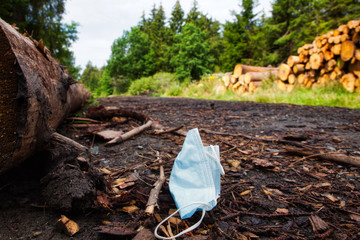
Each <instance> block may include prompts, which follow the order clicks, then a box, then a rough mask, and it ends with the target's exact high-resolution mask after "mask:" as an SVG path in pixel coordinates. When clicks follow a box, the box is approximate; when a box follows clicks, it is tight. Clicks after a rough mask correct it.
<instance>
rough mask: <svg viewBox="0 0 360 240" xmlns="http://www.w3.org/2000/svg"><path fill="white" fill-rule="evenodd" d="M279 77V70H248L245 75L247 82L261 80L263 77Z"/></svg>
mask: <svg viewBox="0 0 360 240" xmlns="http://www.w3.org/2000/svg"><path fill="white" fill-rule="evenodd" d="M271 77H272V78H274V79H277V78H278V70H276V71H266V72H248V73H246V74H245V76H244V80H245V83H250V82H253V81H261V80H263V79H270V78H271Z"/></svg>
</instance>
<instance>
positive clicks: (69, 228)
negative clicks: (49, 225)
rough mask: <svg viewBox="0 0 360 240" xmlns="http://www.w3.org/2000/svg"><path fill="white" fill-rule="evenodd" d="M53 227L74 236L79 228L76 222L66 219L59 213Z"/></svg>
mask: <svg viewBox="0 0 360 240" xmlns="http://www.w3.org/2000/svg"><path fill="white" fill-rule="evenodd" d="M55 228H56V230H58V231H60V232H64V233H65V234H67V235H69V236H74V235H75V234H76V233H77V232H78V231H79V230H80V228H79V225H78V224H77V223H76V222H74V221H73V220H70V219H68V218H67V217H66V216H64V215H61V218H60V219H59V220H58V221H57V222H56V224H55Z"/></svg>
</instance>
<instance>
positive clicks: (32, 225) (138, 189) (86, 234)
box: [0, 96, 360, 239]
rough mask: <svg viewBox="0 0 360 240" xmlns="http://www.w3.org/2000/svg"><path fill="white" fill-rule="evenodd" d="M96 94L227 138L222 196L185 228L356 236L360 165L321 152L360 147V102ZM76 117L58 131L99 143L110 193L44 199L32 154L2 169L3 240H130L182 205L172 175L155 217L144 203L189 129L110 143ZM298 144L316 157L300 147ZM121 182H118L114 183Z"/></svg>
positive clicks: (220, 141) (208, 140) (222, 143)
mask: <svg viewBox="0 0 360 240" xmlns="http://www.w3.org/2000/svg"><path fill="white" fill-rule="evenodd" d="M98 100H99V101H100V103H99V104H103V105H104V106H114V107H118V108H122V109H128V110H132V111H133V112H137V113H141V114H143V115H145V116H148V117H149V119H151V120H157V121H159V123H160V124H162V125H163V126H164V127H165V128H166V129H170V128H174V127H180V126H183V127H182V129H181V130H182V131H184V130H185V131H188V130H190V129H192V128H198V129H199V131H200V135H201V138H202V140H203V142H204V144H212V145H219V147H220V158H221V163H222V165H223V167H224V169H225V173H226V174H225V175H224V176H222V177H221V195H220V198H219V199H218V203H217V206H216V207H215V208H214V209H213V210H211V211H209V212H207V213H206V216H205V219H204V220H203V222H202V224H201V225H200V226H199V227H198V228H197V229H195V230H194V231H192V233H191V234H186V235H184V236H182V237H181V238H186V239H359V238H360V171H359V167H356V166H352V165H346V164H341V163H337V162H332V161H328V160H324V159H323V158H322V156H324V154H328V153H330V155H331V154H333V155H334V156H337V155H336V154H334V152H337V153H342V154H343V155H345V156H347V157H350V158H351V156H353V157H357V158H359V157H360V109H347V108H329V107H311V106H297V105H290V104H263V103H253V102H229V101H211V100H195V99H183V98H155V97H145V96H139V97H108V98H102V99H98ZM82 112H84V113H85V114H86V110H82ZM82 112H79V113H78V114H77V115H81V116H83V115H82ZM101 121H102V122H106V121H109V120H108V119H101ZM75 124H76V123H75V122H74V121H71V120H67V121H65V123H64V124H63V125H62V126H61V127H60V128H59V129H58V132H59V133H61V134H63V135H65V136H67V137H69V138H72V139H74V140H75V141H77V142H79V143H81V144H83V145H85V146H87V147H89V148H91V152H92V153H93V154H92V157H91V164H92V165H93V166H94V167H95V168H97V169H98V170H99V171H102V172H103V174H104V177H105V178H106V179H107V181H108V188H107V191H106V189H99V191H98V192H97V198H96V199H94V202H95V203H96V204H94V206H93V208H91V209H86V210H85V211H83V212H80V213H79V212H77V213H74V212H70V213H69V212H65V211H62V210H61V209H58V210H54V209H52V208H51V207H49V206H48V205H47V201H46V199H44V198H43V189H42V185H41V182H42V181H41V178H42V177H43V176H44V173H43V171H42V170H41V169H42V167H41V166H42V161H40V160H38V159H37V156H35V157H34V158H33V159H32V160H31V161H28V162H26V163H24V165H23V166H21V167H19V168H18V169H14V170H13V171H11V172H9V173H8V174H6V175H5V176H2V177H1V178H0V209H1V210H0V211H1V213H0V239H68V238H70V239H71V238H72V239H133V238H134V236H135V234H136V233H137V231H136V230H139V229H148V230H150V231H151V232H152V231H153V230H154V228H155V227H156V225H157V223H158V221H157V220H158V219H157V218H161V219H164V218H165V217H166V216H168V214H169V211H171V209H176V207H175V204H174V202H173V200H172V197H171V194H170V192H169V187H168V181H165V183H164V185H163V186H162V191H161V193H160V195H159V199H158V207H156V208H155V214H156V217H154V216H147V215H146V214H145V213H144V210H145V208H146V203H147V201H148V197H149V194H150V190H151V189H152V188H153V184H154V183H155V182H156V181H157V179H158V177H159V169H160V167H159V166H160V165H162V166H163V167H164V170H165V177H166V178H168V177H169V176H170V172H171V169H172V165H173V162H174V160H175V158H176V156H177V154H178V153H179V152H180V150H181V147H182V144H183V142H184V136H183V135H181V134H177V133H176V132H169V133H163V134H155V131H154V130H153V129H148V130H145V131H144V132H142V133H140V134H138V135H136V136H135V137H133V138H131V139H129V140H127V141H125V142H122V143H119V144H115V145H113V146H110V147H106V146H105V141H104V140H102V139H100V138H99V137H98V136H96V137H95V135H94V134H92V132H91V131H90V130H89V128H87V129H84V128H79V127H75V126H76V125H75ZM142 124H143V123H141V122H139V121H138V120H136V119H130V118H129V119H127V121H126V122H125V123H123V124H121V125H118V126H117V127H116V130H121V131H123V132H127V131H129V130H131V129H133V128H134V127H138V126H140V125H142ZM112 129H115V128H114V126H113V127H112ZM294 147H296V149H297V150H298V151H300V152H301V151H304V152H306V151H307V152H310V156H304V155H303V154H301V153H299V152H298V153H297V154H294ZM38 158H39V159H40V158H41V157H38ZM159 159H162V164H160V163H159V161H158V160H159ZM134 176H135V177H134ZM114 182H118V183H119V184H118V185H117V189H115V190H113V191H111V189H110V190H109V186H110V185H111V184H112V186H114ZM114 191H115V192H114ZM95 205H96V206H95ZM61 215H66V216H67V217H68V218H70V219H72V220H74V221H75V222H76V223H77V224H78V225H79V227H80V231H79V232H78V233H76V234H75V235H74V236H73V237H68V236H67V235H65V234H64V233H61V232H58V231H57V230H56V229H55V227H54V226H55V223H56V221H57V220H58V219H59V218H60V216H61ZM198 219H199V216H198V215H197V214H195V216H194V217H193V218H191V219H186V221H182V222H180V223H179V224H178V225H177V226H175V225H174V226H173V228H172V231H173V232H174V234H176V233H177V231H182V230H184V229H185V228H186V225H188V226H190V225H192V224H193V223H195V222H196V221H197V220H198ZM159 233H161V234H164V233H163V232H161V231H159ZM142 234H145V235H143V236H142V237H141V236H139V235H138V236H137V238H135V239H153V236H152V234H150V233H149V232H146V231H145V230H143V231H142Z"/></svg>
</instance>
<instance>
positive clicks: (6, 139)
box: [0, 19, 91, 174]
mask: <svg viewBox="0 0 360 240" xmlns="http://www.w3.org/2000/svg"><path fill="white" fill-rule="evenodd" d="M41 42H42V41H39V42H37V41H35V40H33V39H31V38H28V37H25V36H23V35H21V34H20V33H19V32H17V31H16V30H15V29H13V28H12V27H11V26H10V25H9V24H7V23H6V22H5V21H3V20H2V19H0V56H1V58H0V83H1V84H0V93H1V94H0V122H1V127H0V143H1V144H0V152H1V155H0V174H1V173H3V172H4V171H6V170H8V169H10V168H13V167H16V166H18V165H19V164H20V163H21V162H23V161H24V160H25V159H27V158H28V157H29V156H31V155H32V154H33V153H34V152H35V151H36V150H38V149H40V148H42V145H43V144H44V143H45V142H47V141H48V140H49V139H50V138H51V134H52V132H53V131H54V129H56V128H57V127H58V125H59V124H60V123H61V122H62V121H63V120H64V118H65V117H66V116H67V114H68V113H70V112H72V111H74V110H76V109H78V108H80V107H81V105H82V104H83V103H84V102H85V101H86V99H88V98H89V97H90V96H91V94H90V93H89V91H87V90H86V89H85V87H84V86H83V85H82V84H80V83H77V82H76V81H74V80H73V79H72V78H71V77H70V75H69V74H68V73H67V72H66V70H65V69H64V67H63V66H62V65H61V64H60V63H59V62H58V61H57V60H56V59H54V58H53V57H52V56H51V54H50V51H49V50H48V49H47V48H46V47H45V46H44V45H43V44H41Z"/></svg>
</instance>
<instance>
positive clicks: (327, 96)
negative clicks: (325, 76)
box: [179, 77, 360, 108]
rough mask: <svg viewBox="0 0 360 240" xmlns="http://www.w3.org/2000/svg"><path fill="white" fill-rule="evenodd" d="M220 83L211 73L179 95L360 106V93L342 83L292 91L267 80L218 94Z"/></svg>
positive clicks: (313, 104) (264, 101) (333, 105)
mask: <svg viewBox="0 0 360 240" xmlns="http://www.w3.org/2000/svg"><path fill="white" fill-rule="evenodd" d="M220 84H221V80H219V79H216V78H214V77H207V78H204V79H202V80H200V81H199V82H196V83H191V84H189V85H188V86H187V87H185V88H183V91H182V93H181V94H179V96H181V97H191V98H201V99H217V100H229V101H252V102H262V103H289V104H297V105H311V106H329V107H347V108H360V94H359V93H350V92H347V91H346V90H345V89H344V88H342V87H341V86H340V85H339V84H335V85H333V86H328V87H318V88H315V89H305V88H294V90H293V91H292V92H290V93H289V92H284V91H280V90H278V89H277V88H276V86H275V84H273V82H267V83H265V84H263V86H262V87H261V88H259V89H258V90H256V91H255V93H252V94H250V93H244V94H237V93H234V92H233V91H229V90H227V91H226V92H225V93H224V94H216V90H215V89H216V87H217V86H218V85H220Z"/></svg>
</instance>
